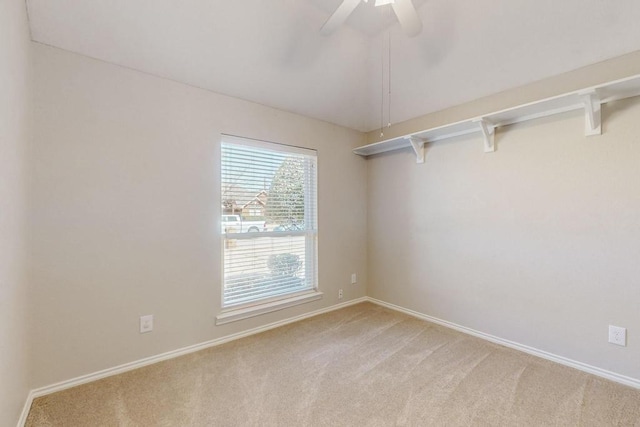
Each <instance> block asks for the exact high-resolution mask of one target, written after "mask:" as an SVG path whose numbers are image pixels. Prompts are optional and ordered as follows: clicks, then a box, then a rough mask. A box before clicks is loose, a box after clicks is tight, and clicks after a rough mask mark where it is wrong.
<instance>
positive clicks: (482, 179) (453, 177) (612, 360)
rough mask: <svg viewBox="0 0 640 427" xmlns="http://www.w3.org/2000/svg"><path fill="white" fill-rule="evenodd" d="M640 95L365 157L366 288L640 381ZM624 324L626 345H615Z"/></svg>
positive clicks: (406, 304) (397, 301) (372, 293)
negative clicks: (593, 127)
mask: <svg viewBox="0 0 640 427" xmlns="http://www.w3.org/2000/svg"><path fill="white" fill-rule="evenodd" d="M639 118H640V98H631V99H628V100H625V101H620V102H616V103H611V104H607V105H606V106H605V107H604V110H603V120H604V135H602V136H597V137H589V138H586V137H585V136H584V133H583V129H584V118H583V115H581V114H580V113H567V114H564V115H561V116H554V117H549V118H545V119H540V120H536V121H532V122H527V123H524V124H519V125H514V126H510V127H508V128H505V129H500V130H498V134H497V138H496V142H497V151H496V152H495V153H491V154H485V153H483V149H482V140H481V139H480V137H479V136H478V137H475V136H473V137H472V136H467V137H461V138H457V139H452V140H448V141H442V142H439V143H435V144H430V145H428V146H427V156H426V162H425V164H416V163H415V156H414V155H413V153H412V152H411V151H410V150H402V151H397V152H391V153H387V154H383V155H379V156H376V157H373V158H371V159H370V160H369V163H368V242H369V244H368V248H369V256H368V268H369V274H368V277H369V288H368V293H369V295H370V296H372V297H374V298H378V299H381V300H384V301H388V302H390V303H394V304H398V305H400V306H403V307H406V308H409V309H413V310H415V311H418V312H421V313H424V314H427V315H431V316H434V317H437V318H440V319H444V320H447V321H450V322H454V323H457V324H459V325H463V326H466V327H470V328H473V329H476V330H478V331H482V332H485V333H489V334H493V335H496V336H498V337H501V338H504V339H508V340H512V341H515V342H518V343H521V344H525V345H528V346H532V347H535V348H537V349H541V350H545V351H548V352H551V353H554V354H556V355H560V356H565V357H568V358H570V359H574V360H577V361H580V362H584V363H587V364H590V365H594V366H597V367H600V368H603V369H607V370H611V371H614V372H617V373H619V374H623V375H628V376H631V377H633V378H636V379H640V364H639V363H638V361H639V360H640V339H639V337H640V329H639V327H640V310H638V307H639V303H640V262H639V260H640V244H639V242H640V221H639V214H640V191H639V190H640V187H639V185H640V120H638V119H639ZM609 324H613V325H618V326H623V327H626V328H628V346H627V347H626V348H624V347H619V346H615V345H612V344H608V343H607V328H608V325H609Z"/></svg>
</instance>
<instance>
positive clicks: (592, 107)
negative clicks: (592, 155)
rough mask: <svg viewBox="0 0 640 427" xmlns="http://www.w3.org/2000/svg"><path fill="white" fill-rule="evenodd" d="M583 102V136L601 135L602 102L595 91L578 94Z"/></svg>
mask: <svg viewBox="0 0 640 427" xmlns="http://www.w3.org/2000/svg"><path fill="white" fill-rule="evenodd" d="M580 96H581V98H582V103H583V104H584V117H585V119H584V120H585V127H584V134H585V136H591V135H602V107H601V106H602V102H601V101H600V97H599V96H598V94H597V93H596V91H591V92H587V93H582V94H580Z"/></svg>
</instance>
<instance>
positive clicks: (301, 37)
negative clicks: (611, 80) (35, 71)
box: [27, 0, 640, 131]
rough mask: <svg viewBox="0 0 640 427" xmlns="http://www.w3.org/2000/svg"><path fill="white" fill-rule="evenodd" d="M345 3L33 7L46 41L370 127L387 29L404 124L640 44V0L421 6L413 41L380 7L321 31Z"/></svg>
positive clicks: (63, 1)
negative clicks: (333, 30)
mask: <svg viewBox="0 0 640 427" xmlns="http://www.w3.org/2000/svg"><path fill="white" fill-rule="evenodd" d="M340 1H341V0H233V1H228V0H182V1H179V2H176V1H175V0H93V1H87V0H27V5H28V8H29V17H30V22H31V31H32V36H33V39H34V40H35V41H38V42H41V43H46V44H48V45H52V46H56V47H60V48H63V49H67V50H70V51H73V52H77V53H81V54H84V55H87V56H91V57H94V58H98V59H101V60H104V61H108V62H112V63H115V64H119V65H123V66H126V67H129V68H133V69H137V70H140V71H144V72H147V73H151V74H154V75H157V76H162V77H166V78H170V79H173V80H177V81H180V82H184V83H187V84H190V85H194V86H198V87H202V88H206V89H210V90H213V91H215V92H219V93H223V94H227V95H231V96H235V97H238V98H242V99H247V100H250V101H254V102H258V103H261V104H265V105H269V106H273V107H276V108H280V109H283V110H287V111H292V112H296V113H299V114H303V115H306V116H309V117H314V118H318V119H321V120H326V121H329V122H332V123H336V124H339V125H343V126H347V127H350V128H354V129H357V130H361V131H367V130H372V129H374V128H376V127H378V126H380V122H381V117H380V114H381V113H380V107H381V101H380V98H381V89H383V88H382V87H381V82H382V78H381V75H380V73H381V69H382V67H381V53H382V52H383V48H382V46H383V38H384V40H387V37H388V35H387V34H388V31H389V32H390V33H391V41H392V50H391V52H392V54H391V58H392V61H391V67H392V68H391V71H392V73H391V75H392V80H391V87H392V95H391V101H392V102H391V119H392V121H393V122H398V121H402V120H406V119H409V118H412V117H416V116H420V115H423V114H426V113H429V112H433V111H436V110H440V109H443V108H446V107H449V106H452V105H456V104H459V103H462V102H466V101H469V100H472V99H476V98H479V97H481V96H485V95H489V94H491V93H495V92H499V91H501V90H505V89H508V88H511V87H516V86H520V85H523V84H526V83H530V82H532V81H535V80H539V79H542V78H545V77H549V76H552V75H555V74H559V73H562V72H565V71H568V70H571V69H575V68H579V67H581V66H584V65H588V64H591V63H595V62H598V61H601V60H604V59H607V58H611V57H615V56H619V55H622V54H624V53H628V52H631V51H634V50H639V49H640V25H638V22H639V20H640V1H638V0H562V1H558V0H475V1H469V0H414V5H416V7H417V8H418V13H419V14H420V16H421V17H422V20H423V23H424V30H423V33H422V34H421V35H419V36H418V37H415V38H412V39H409V38H407V37H405V36H404V35H403V34H402V32H401V31H400V28H399V26H398V24H397V22H396V20H395V18H394V16H393V14H392V13H390V9H389V7H385V8H375V7H373V5H372V2H371V1H370V2H369V3H368V4H361V5H360V6H359V7H358V8H357V9H356V11H355V12H354V13H353V15H352V16H351V17H350V18H349V20H348V22H347V24H348V25H347V26H345V27H343V28H341V29H340V30H339V31H337V32H336V33H334V34H333V35H332V36H330V37H324V36H322V35H320V33H319V29H320V27H321V26H322V24H323V23H324V22H325V21H326V19H327V18H328V17H329V15H330V14H331V12H332V11H333V10H334V9H335V8H336V7H337V6H338V4H339V3H340ZM384 51H387V50H386V48H385V49H384ZM386 78H387V77H385V79H386ZM384 91H385V92H386V84H385V88H384ZM385 105H386V101H385ZM384 111H385V112H384V114H385V118H384V122H385V123H386V121H387V118H386V116H387V115H388V112H387V107H386V106H385V110H384Z"/></svg>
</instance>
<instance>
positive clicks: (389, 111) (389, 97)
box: [387, 29, 391, 128]
mask: <svg viewBox="0 0 640 427" xmlns="http://www.w3.org/2000/svg"><path fill="white" fill-rule="evenodd" d="M388 64H389V71H388V72H387V77H389V84H388V87H389V93H388V95H387V102H388V103H389V108H388V113H389V116H388V119H389V121H388V122H387V127H388V128H390V127H391V29H389V62H388Z"/></svg>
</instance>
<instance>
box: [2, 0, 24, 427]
mask: <svg viewBox="0 0 640 427" xmlns="http://www.w3.org/2000/svg"><path fill="white" fill-rule="evenodd" d="M29 48H30V46H29V30H28V26H27V18H26V10H25V6H24V2H20V1H14V0H0V425H2V426H10V425H15V423H16V422H17V421H18V417H19V414H20V410H21V409H22V405H23V404H24V401H25V398H26V397H27V391H28V383H29V379H28V368H27V365H26V363H27V361H28V355H27V352H28V343H27V340H26V337H27V334H26V327H27V307H26V295H27V287H26V280H25V279H26V276H25V274H24V273H25V269H24V253H25V252H24V251H25V228H24V226H23V224H24V217H25V199H26V197H25V179H24V158H25V152H26V147H27V144H28V138H29V99H30V93H29V90H30V68H31V67H30V62H29Z"/></svg>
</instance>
